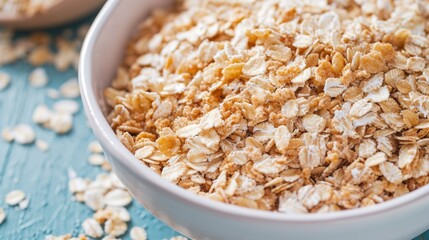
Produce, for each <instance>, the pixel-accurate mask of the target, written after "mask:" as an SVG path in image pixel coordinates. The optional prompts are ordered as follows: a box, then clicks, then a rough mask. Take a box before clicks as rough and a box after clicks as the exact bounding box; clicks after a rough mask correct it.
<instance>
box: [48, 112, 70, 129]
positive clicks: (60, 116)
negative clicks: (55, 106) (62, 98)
mask: <svg viewBox="0 0 429 240" xmlns="http://www.w3.org/2000/svg"><path fill="white" fill-rule="evenodd" d="M47 126H48V127H49V128H50V129H52V131H54V132H56V133H58V134H66V133H68V132H69V131H70V130H71V129H72V127H73V117H72V115H70V114H69V113H64V112H59V113H54V114H52V116H51V118H50V119H49V122H48V125H47Z"/></svg>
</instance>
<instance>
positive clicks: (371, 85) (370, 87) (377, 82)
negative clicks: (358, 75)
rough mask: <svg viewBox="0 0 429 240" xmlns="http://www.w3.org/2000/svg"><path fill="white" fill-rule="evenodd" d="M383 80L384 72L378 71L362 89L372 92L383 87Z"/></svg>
mask: <svg viewBox="0 0 429 240" xmlns="http://www.w3.org/2000/svg"><path fill="white" fill-rule="evenodd" d="M383 80H384V76H383V73H377V74H375V75H374V76H372V77H371V78H370V79H369V80H368V82H367V83H366V84H365V86H364V87H363V88H362V90H363V91H364V92H366V93H368V92H372V91H374V90H376V89H378V88H380V87H381V85H382V84H383Z"/></svg>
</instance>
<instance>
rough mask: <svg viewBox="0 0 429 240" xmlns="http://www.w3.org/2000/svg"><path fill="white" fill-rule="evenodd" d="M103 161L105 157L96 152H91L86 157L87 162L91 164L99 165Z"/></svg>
mask: <svg viewBox="0 0 429 240" xmlns="http://www.w3.org/2000/svg"><path fill="white" fill-rule="evenodd" d="M105 161H106V158H105V157H104V156H103V155H102V154H98V153H95V154H91V155H90V156H89V157H88V162H89V163H90V164H91V165H96V166H100V165H102V164H103V163H104V162H105Z"/></svg>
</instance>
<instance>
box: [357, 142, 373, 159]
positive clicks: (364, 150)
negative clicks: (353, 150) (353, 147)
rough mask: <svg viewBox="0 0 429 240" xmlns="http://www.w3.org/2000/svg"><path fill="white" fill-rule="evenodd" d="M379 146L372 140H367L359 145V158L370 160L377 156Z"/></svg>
mask: <svg viewBox="0 0 429 240" xmlns="http://www.w3.org/2000/svg"><path fill="white" fill-rule="evenodd" d="M376 147H377V144H376V142H375V141H374V140H372V139H365V140H364V141H363V142H362V143H361V144H360V145H359V157H363V158H369V157H371V156H373V155H374V154H375V152H376V151H377V148H376Z"/></svg>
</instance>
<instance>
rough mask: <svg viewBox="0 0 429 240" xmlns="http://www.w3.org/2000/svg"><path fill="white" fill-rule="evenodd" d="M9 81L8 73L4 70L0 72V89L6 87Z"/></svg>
mask: <svg viewBox="0 0 429 240" xmlns="http://www.w3.org/2000/svg"><path fill="white" fill-rule="evenodd" d="M9 83H10V75H9V74H7V73H5V72H0V91H2V90H3V89H6V88H7V86H9Z"/></svg>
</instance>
